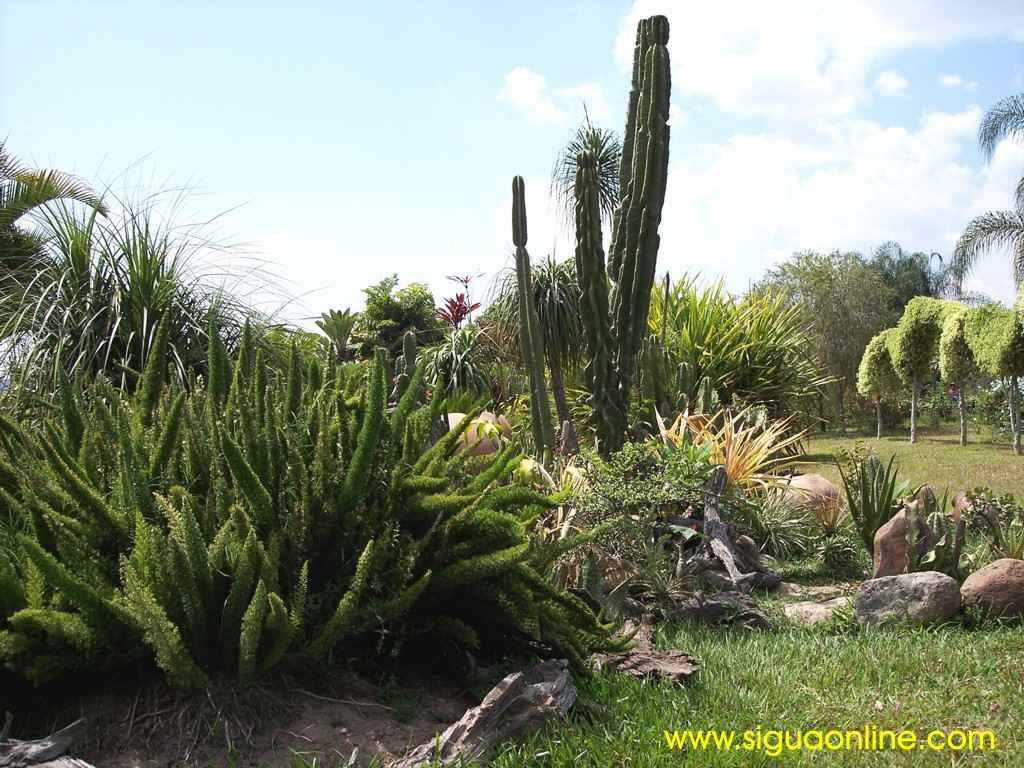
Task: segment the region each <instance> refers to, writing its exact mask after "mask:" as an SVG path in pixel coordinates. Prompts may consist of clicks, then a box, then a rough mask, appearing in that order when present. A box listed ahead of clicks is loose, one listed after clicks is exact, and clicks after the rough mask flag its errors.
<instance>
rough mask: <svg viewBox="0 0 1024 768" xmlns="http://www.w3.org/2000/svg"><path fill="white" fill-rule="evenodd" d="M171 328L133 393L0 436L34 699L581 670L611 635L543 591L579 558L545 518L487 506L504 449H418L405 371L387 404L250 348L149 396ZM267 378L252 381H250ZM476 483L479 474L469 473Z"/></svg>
mask: <svg viewBox="0 0 1024 768" xmlns="http://www.w3.org/2000/svg"><path fill="white" fill-rule="evenodd" d="M167 337H168V334H167V328H166V326H165V325H161V326H160V329H159V332H158V334H157V337H156V340H155V342H154V343H155V345H156V346H155V349H154V352H153V354H152V355H151V356H150V358H149V363H148V365H147V367H146V370H145V371H144V373H143V377H142V381H141V384H140V386H139V387H138V388H137V390H136V392H135V393H134V394H132V395H125V394H123V393H120V392H117V391H115V390H114V389H113V388H111V387H109V386H107V385H105V384H103V383H102V381H101V382H99V383H97V384H96V385H95V386H93V387H91V388H88V389H86V390H84V391H76V390H75V389H73V388H72V387H71V386H70V385H68V386H65V387H63V388H62V390H61V393H60V394H61V407H60V413H59V418H57V419H51V420H47V421H46V422H45V423H44V424H42V425H41V427H39V428H35V427H33V428H28V426H27V425H23V424H18V423H15V422H14V421H12V420H11V419H8V418H6V417H5V418H3V419H2V423H0V504H2V506H3V508H4V511H5V513H6V514H5V515H3V516H0V520H2V519H4V518H8V519H9V520H10V524H9V525H5V526H3V527H2V528H0V536H2V537H3V540H2V541H0V661H2V663H3V664H5V665H6V666H7V667H8V668H10V669H12V670H14V671H15V672H17V673H20V674H22V675H24V676H25V677H27V678H28V679H30V680H33V681H35V682H42V681H45V680H50V679H53V678H57V677H59V676H61V675H62V674H65V673H67V672H70V671H72V670H74V669H80V668H82V667H83V666H85V665H88V666H90V667H93V668H103V667H111V666H116V665H119V664H124V663H126V662H128V661H130V660H133V659H138V658H140V657H145V656H152V657H155V660H156V662H157V663H158V664H159V665H160V667H162V669H163V670H164V671H165V672H166V674H167V676H168V678H169V679H170V681H171V682H172V683H173V684H174V685H176V686H179V687H182V688H196V687H202V686H205V685H206V684H207V683H208V682H209V680H210V678H211V675H220V674H232V675H236V676H237V677H238V678H239V679H241V680H243V681H248V680H251V679H253V678H254V677H256V676H258V675H261V674H264V673H266V672H268V671H269V670H271V669H272V668H274V667H275V666H276V665H277V664H278V663H280V662H281V661H282V660H284V659H288V658H291V659H305V660H306V662H307V663H324V662H325V661H326V660H329V659H330V658H331V657H332V656H337V655H341V654H353V655H355V654H357V653H363V654H365V653H374V652H398V651H399V650H401V649H403V648H405V649H406V650H408V649H409V648H410V647H412V648H414V649H415V650H417V651H420V652H425V653H430V654H437V653H438V652H439V651H440V650H442V649H443V648H445V647H447V646H449V645H453V646H457V647H462V648H469V649H474V650H476V651H477V652H479V653H482V654H489V655H495V654H499V653H505V652H530V653H534V652H536V653H542V654H543V653H555V654H559V655H562V656H566V657H568V658H569V659H571V660H572V661H573V662H574V663H575V664H576V665H577V666H578V667H580V668H582V667H583V665H584V659H585V658H586V656H587V655H588V654H589V652H590V651H592V650H594V649H596V648H600V647H609V646H610V645H611V643H610V641H609V629H610V628H609V627H606V626H604V625H601V624H599V623H598V621H597V619H596V618H595V616H594V614H593V613H592V612H591V611H590V610H589V609H588V608H587V607H586V606H585V605H584V604H583V603H581V602H580V601H579V600H577V599H576V598H574V597H573V596H572V595H570V594H568V593H566V592H564V591H560V590H558V589H555V588H553V587H552V586H551V584H550V582H549V581H548V579H547V577H546V575H545V574H546V573H547V571H548V567H549V565H550V563H552V562H553V561H554V560H555V559H556V558H557V557H559V556H560V555H561V554H563V553H564V552H565V551H567V550H568V549H571V548H572V547H573V546H575V545H576V544H577V543H579V540H578V539H576V538H570V539H567V540H561V541H558V542H554V543H551V544H550V545H546V546H539V545H536V544H534V543H532V542H531V539H530V538H529V536H528V534H527V529H528V527H529V526H530V525H531V524H532V523H533V521H534V520H535V519H536V518H537V517H538V516H539V515H540V514H542V513H543V512H544V511H545V510H547V509H549V508H551V507H553V506H555V505H556V504H557V503H558V499H556V498H551V497H549V496H545V495H542V494H540V493H537V492H535V491H533V490H530V489H528V488H523V487H519V486H515V485H507V484H505V483H506V479H507V478H508V477H509V476H510V475H511V472H512V469H513V468H514V467H515V466H517V465H518V463H519V461H520V455H519V453H518V451H517V450H516V449H515V448H514V447H511V446H509V447H507V448H505V449H504V450H502V451H501V452H500V453H499V454H498V455H497V456H495V457H494V458H493V459H492V460H491V461H490V462H489V463H488V464H486V465H485V466H484V467H483V468H482V471H480V472H479V474H476V475H475V476H468V475H467V474H466V473H465V472H464V470H463V466H464V463H465V457H464V455H463V454H462V453H459V452H458V450H457V449H458V445H459V437H460V435H461V432H462V429H464V428H465V426H466V424H468V423H469V422H470V420H471V419H472V418H473V417H474V416H475V415H476V413H475V412H471V413H469V414H467V416H466V418H465V419H464V420H463V423H462V425H461V426H460V427H459V428H456V429H455V430H453V431H451V432H448V433H447V434H446V435H445V436H444V437H442V438H441V439H440V440H437V441H436V442H434V441H432V439H431V437H430V436H431V434H432V432H433V429H434V425H435V422H436V421H437V420H438V419H439V417H440V414H441V412H442V403H441V400H440V398H436V399H433V400H432V401H431V402H430V404H429V405H424V404H423V402H422V401H423V377H424V365H423V364H422V363H421V364H420V365H419V366H418V367H417V368H416V369H415V371H414V372H413V374H412V376H411V380H410V381H409V382H408V385H407V387H406V388H405V390H404V392H403V394H402V396H401V398H400V399H399V400H398V402H397V403H395V404H394V405H393V407H390V408H389V405H388V402H387V388H386V381H385V371H386V360H385V358H384V353H383V351H379V352H378V353H377V355H376V356H375V359H374V361H373V362H372V364H370V365H368V366H362V365H349V366H343V367H334V366H326V367H325V366H323V365H322V364H320V363H319V362H317V361H314V362H311V363H309V364H303V362H302V359H301V357H300V356H299V354H298V352H297V351H296V350H295V348H294V347H293V350H292V355H291V359H290V360H289V365H288V370H287V374H286V375H285V374H278V373H277V372H276V371H274V370H273V369H268V366H265V365H264V364H263V360H262V354H261V353H256V354H255V355H254V353H253V350H254V349H255V347H256V345H255V344H254V340H253V333H252V332H251V330H249V329H248V328H247V329H246V332H245V333H244V335H243V339H242V342H241V344H240V349H239V353H238V355H237V358H236V359H235V360H234V361H229V359H228V357H227V355H226V353H225V350H224V346H223V344H222V343H221V341H220V339H219V337H218V335H217V334H216V333H215V332H213V333H211V334H210V344H209V351H208V358H209V359H208V369H209V377H208V379H207V380H206V381H202V380H196V379H193V380H192V381H191V382H190V383H191V387H190V388H189V389H185V388H182V387H178V386H174V387H171V388H169V389H164V388H162V386H161V384H162V382H163V381H164V367H165V366H166V365H167V360H168V353H167V343H168V341H167ZM268 370H269V373H268ZM478 469H479V468H478Z"/></svg>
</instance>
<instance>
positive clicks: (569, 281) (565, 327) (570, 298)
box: [491, 256, 583, 453]
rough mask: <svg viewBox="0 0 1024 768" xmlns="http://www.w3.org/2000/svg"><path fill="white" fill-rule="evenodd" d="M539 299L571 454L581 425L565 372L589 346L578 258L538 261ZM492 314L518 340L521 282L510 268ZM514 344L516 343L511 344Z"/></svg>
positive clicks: (564, 437)
mask: <svg viewBox="0 0 1024 768" xmlns="http://www.w3.org/2000/svg"><path fill="white" fill-rule="evenodd" d="M532 278H533V303H534V305H535V306H536V307H537V319H538V320H539V321H540V327H541V332H542V333H543V335H544V354H545V357H547V363H548V371H549V372H550V373H551V389H552V392H553V394H554V396H555V409H556V411H557V413H558V423H559V424H561V425H562V427H563V430H565V426H566V424H568V430H565V431H563V434H562V440H563V443H564V444H565V445H566V447H567V449H568V450H569V451H570V452H573V453H575V450H576V429H575V427H574V425H573V421H572V414H571V412H570V410H569V402H568V399H567V398H566V396H565V379H564V376H565V373H566V372H567V371H569V370H574V369H575V368H576V367H577V366H578V365H579V362H580V359H581V357H582V353H583V350H582V349H581V348H580V339H581V338H582V336H583V328H582V326H581V325H580V289H579V284H578V283H577V282H576V262H575V261H574V260H572V259H568V260H566V261H555V259H554V258H553V257H551V256H548V258H546V259H543V260H541V261H540V262H539V263H538V264H535V265H534V267H533V270H532ZM491 312H492V317H493V319H494V321H495V323H496V325H497V326H498V329H499V332H500V333H501V335H502V336H504V337H506V338H509V339H514V338H516V337H517V334H518V333H519V330H518V329H519V300H518V283H517V282H516V273H515V271H514V270H510V271H508V272H507V273H506V274H505V276H504V278H503V279H502V280H501V282H500V283H499V284H498V288H497V291H496V294H495V299H494V304H493V307H492V310H491ZM510 346H514V345H510Z"/></svg>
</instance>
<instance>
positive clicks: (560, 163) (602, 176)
mask: <svg viewBox="0 0 1024 768" xmlns="http://www.w3.org/2000/svg"><path fill="white" fill-rule="evenodd" d="M584 115H585V119H584V121H583V125H581V126H580V127H579V128H577V129H576V133H575V134H574V135H573V137H572V138H571V139H569V142H568V143H567V144H566V145H565V146H564V147H563V148H562V151H561V152H559V154H558V159H557V160H555V167H554V169H553V170H552V172H551V194H552V196H553V197H554V198H555V200H556V201H557V203H558V206H559V208H560V209H561V211H562V213H563V215H564V216H565V217H566V220H567V221H568V222H569V224H570V225H571V224H572V222H573V221H574V220H575V211H576V195H575V188H576V171H577V162H578V158H579V156H580V154H581V153H583V152H592V153H593V155H594V158H595V160H596V161H597V162H596V164H597V186H598V191H597V199H598V201H599V204H600V208H601V218H602V219H604V220H605V221H611V218H612V213H614V211H615V206H616V205H618V204H619V163H620V161H621V160H622V140H621V139H620V138H619V135H618V134H617V133H615V131H608V130H605V129H603V128H598V127H597V126H595V125H593V124H592V123H591V122H590V115H587V114H586V112H584Z"/></svg>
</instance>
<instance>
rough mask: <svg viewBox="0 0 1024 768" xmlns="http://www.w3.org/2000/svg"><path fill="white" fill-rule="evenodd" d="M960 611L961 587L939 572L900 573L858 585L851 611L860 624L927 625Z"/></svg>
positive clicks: (943, 619)
mask: <svg viewBox="0 0 1024 768" xmlns="http://www.w3.org/2000/svg"><path fill="white" fill-rule="evenodd" d="M958 610H960V586H959V585H958V584H957V583H956V580H955V579H953V578H950V577H949V576H947V575H946V574H944V573H939V572H938V571H922V572H920V573H903V574H899V575H897V576H883V577H881V578H879V579H870V580H868V581H865V582H864V583H862V584H861V585H860V589H859V590H858V591H857V600H856V602H855V604H854V612H855V614H856V617H857V621H858V622H860V623H861V624H888V623H891V622H892V623H906V624H930V623H932V622H936V621H945V620H946V619H948V618H950V617H952V616H953V615H954V614H955V613H956V612H957V611H958Z"/></svg>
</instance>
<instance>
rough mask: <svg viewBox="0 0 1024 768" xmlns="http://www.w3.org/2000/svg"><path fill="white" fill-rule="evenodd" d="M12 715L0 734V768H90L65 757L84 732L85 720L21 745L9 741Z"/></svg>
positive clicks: (17, 741) (82, 762) (81, 762)
mask: <svg viewBox="0 0 1024 768" xmlns="http://www.w3.org/2000/svg"><path fill="white" fill-rule="evenodd" d="M10 726H11V715H10V713H8V714H7V719H6V722H5V723H4V728H3V731H2V732H0V768H93V766H91V765H89V763H86V762H85V761H83V760H76V759H74V758H72V757H64V753H65V752H67V751H68V750H69V749H70V748H71V745H72V744H74V742H75V741H76V740H77V739H78V738H80V737H81V736H82V734H83V733H84V732H85V720H84V719H78V720H75V722H73V723H72V724H71V725H69V726H67V727H66V728H62V729H60V730H59V731H57V732H56V733H52V734H50V735H49V736H46V737H45V738H42V739H35V740H33V741H20V740H18V739H8V738H7V732H8V731H9V730H10Z"/></svg>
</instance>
